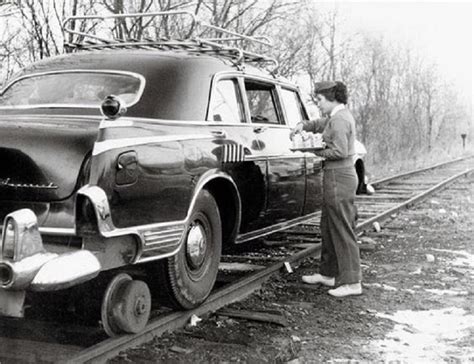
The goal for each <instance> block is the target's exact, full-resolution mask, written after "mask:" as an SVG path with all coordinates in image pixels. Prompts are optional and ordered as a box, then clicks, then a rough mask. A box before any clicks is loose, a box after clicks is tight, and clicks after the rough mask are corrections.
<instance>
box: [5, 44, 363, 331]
mask: <svg viewBox="0 0 474 364" xmlns="http://www.w3.org/2000/svg"><path fill="white" fill-rule="evenodd" d="M118 48H119V49H108V50H107V49H101V50H100V51H97V50H94V51H83V52H77V53H72V54H67V55H64V56H59V57H56V58H50V59H47V60H44V61H41V62H38V63H35V64H33V65H31V66H29V67H27V68H26V69H24V70H22V71H21V72H20V73H19V74H18V75H17V76H16V77H15V78H14V79H13V80H12V81H11V82H10V83H9V84H8V85H7V86H6V87H5V88H4V90H3V91H2V92H1V94H0V163H1V168H0V199H1V203H0V218H1V219H2V220H3V221H4V223H3V228H2V245H1V255H0V315H3V316H14V317H21V316H23V315H24V311H25V309H24V307H25V299H26V300H28V295H29V293H30V292H33V293H34V292H45V291H62V290H66V289H70V288H71V287H75V286H80V285H81V284H86V282H89V281H92V280H96V279H99V278H100V277H107V279H108V284H107V285H106V288H105V290H104V294H103V300H102V305H101V322H102V324H103V326H104V328H105V331H106V332H107V333H108V334H109V335H117V334H121V333H125V332H137V331H140V330H141V329H142V328H143V327H144V326H145V324H146V322H147V320H148V316H149V312H150V306H151V293H150V291H151V292H152V293H154V292H159V294H160V296H162V297H165V299H166V302H167V303H170V304H171V305H172V306H174V307H177V308H181V309H189V308H192V307H195V306H197V305H199V304H200V303H202V302H203V301H204V300H205V299H206V297H207V296H208V295H209V293H210V291H211V289H212V287H213V285H214V282H215V278H216V275H217V271H218V266H219V259H220V255H221V251H222V249H223V248H225V247H228V246H230V245H232V244H234V243H241V242H245V241H248V240H251V239H254V238H256V237H258V236H263V235H266V234H268V233H271V232H274V231H277V230H279V229H283V228H286V227H288V226H291V225H293V224H296V223H298V222H300V221H302V220H303V219H305V218H308V216H310V215H311V214H314V213H315V212H317V211H318V209H319V207H320V203H321V192H322V191H321V177H322V164H323V160H322V159H321V158H319V157H317V156H315V155H314V154H312V153H304V152H301V151H292V150H291V146H292V145H291V143H292V142H291V140H290V138H289V132H290V129H291V127H292V126H293V125H295V124H296V123H297V122H299V121H302V120H305V119H307V118H308V115H307V113H306V111H305V107H304V105H303V103H302V102H301V96H300V94H299V91H298V88H297V87H296V86H295V85H293V84H292V83H289V82H287V81H285V80H283V79H280V78H278V77H275V76H274V75H272V74H270V73H269V72H266V71H263V70H261V69H259V68H257V67H253V66H251V65H249V64H245V67H243V66H242V65H240V66H239V65H236V62H235V61H234V60H232V59H230V58H229V57H225V56H219V54H217V55H208V54H206V53H203V52H191V51H186V49H184V50H180V51H176V50H158V49H140V47H136V48H133V49H130V47H127V49H121V48H120V47H118ZM357 159H358V161H355V162H357V163H359V164H360V163H361V160H360V158H359V157H358V158H357ZM136 265H140V266H145V267H147V269H149V271H150V275H153V277H158V278H159V279H156V280H155V279H153V280H148V284H145V283H144V282H143V281H141V280H138V279H136V277H134V275H133V269H132V270H131V272H127V269H126V268H129V267H134V266H136ZM150 282H151V283H150ZM33 304H34V302H33ZM117 305H122V306H121V307H129V310H128V311H126V310H125V311H126V312H122V311H123V310H122V311H120V310H117V309H115V308H116V307H117Z"/></svg>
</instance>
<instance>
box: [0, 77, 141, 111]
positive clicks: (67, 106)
mask: <svg viewBox="0 0 474 364" xmlns="http://www.w3.org/2000/svg"><path fill="white" fill-rule="evenodd" d="M65 73H66V74H67V73H97V74H112V75H126V76H132V77H135V78H137V79H138V80H139V81H140V87H139V88H138V92H137V94H136V96H135V99H133V101H132V102H130V103H128V104H126V106H127V107H131V106H133V105H135V104H136V103H137V102H138V101H139V100H140V98H141V97H142V94H143V90H144V89H145V84H146V79H145V77H144V76H143V75H141V74H139V73H135V72H130V71H120V70H104V69H100V70H93V69H70V70H69V69H68V70H59V71H46V72H38V73H30V74H27V75H24V76H21V77H19V78H16V79H14V80H13V81H11V82H9V83H8V84H7V85H6V86H5V87H4V88H3V89H2V90H0V96H1V95H3V94H4V93H5V92H6V91H7V90H8V89H9V88H10V87H11V86H12V85H14V84H15V83H17V82H19V81H21V80H24V79H27V78H33V77H39V76H45V75H56V74H65ZM99 107H100V105H97V106H92V105H87V104H43V105H20V106H0V110H30V109H54V108H60V109H77V108H81V109H98V108H99Z"/></svg>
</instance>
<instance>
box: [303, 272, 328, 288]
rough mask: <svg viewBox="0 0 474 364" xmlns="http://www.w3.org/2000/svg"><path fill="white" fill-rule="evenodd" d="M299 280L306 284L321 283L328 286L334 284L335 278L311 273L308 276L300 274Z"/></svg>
mask: <svg viewBox="0 0 474 364" xmlns="http://www.w3.org/2000/svg"><path fill="white" fill-rule="evenodd" d="M301 280H302V281H303V282H304V283H308V284H317V283H321V284H324V285H325V286H328V287H334V284H335V283H336V279H335V278H334V277H326V276H323V275H321V274H313V275H310V276H302V277H301Z"/></svg>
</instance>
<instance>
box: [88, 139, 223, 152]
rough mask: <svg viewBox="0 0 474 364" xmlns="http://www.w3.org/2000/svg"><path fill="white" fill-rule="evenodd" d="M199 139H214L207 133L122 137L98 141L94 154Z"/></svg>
mask: <svg viewBox="0 0 474 364" xmlns="http://www.w3.org/2000/svg"><path fill="white" fill-rule="evenodd" d="M197 139H214V137H213V136H212V135H209V134H208V135H206V134H174V135H162V136H154V137H137V138H122V139H110V140H105V141H103V142H96V143H95V144H94V149H93V150H92V155H94V156H96V155H99V154H101V153H104V152H106V151H109V150H113V149H118V148H125V147H131V146H135V145H142V144H151V143H166V142H174V141H183V140H197Z"/></svg>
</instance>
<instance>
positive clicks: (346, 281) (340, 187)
mask: <svg viewBox="0 0 474 364" xmlns="http://www.w3.org/2000/svg"><path fill="white" fill-rule="evenodd" d="M315 86H316V87H315V94H316V98H317V104H318V107H319V109H320V110H321V112H322V114H323V115H325V116H327V117H328V118H326V119H319V120H316V121H304V122H301V123H298V124H297V125H296V126H295V128H294V129H293V130H292V132H291V135H290V137H293V136H294V135H295V134H296V133H300V132H301V131H303V130H305V131H312V132H315V133H321V132H322V134H323V141H324V142H325V143H326V148H325V149H322V150H317V151H315V154H317V155H318V156H321V157H323V158H325V160H326V161H325V165H324V177H323V190H324V193H323V196H324V197H323V206H322V214H321V225H320V226H321V236H322V251H321V262H320V267H319V273H317V274H313V275H305V276H303V277H302V280H303V282H305V283H309V284H317V283H321V284H323V285H326V286H329V287H335V288H333V289H330V290H329V292H328V293H329V294H330V295H332V296H336V297H345V296H350V295H360V294H362V286H361V279H362V274H361V268H360V256H359V248H358V245H357V241H356V235H355V232H354V226H355V215H356V209H355V205H354V200H355V194H356V189H357V175H356V171H355V168H354V165H353V159H352V157H353V155H354V141H355V122H354V118H353V117H352V114H351V113H350V111H349V110H348V109H347V108H346V106H345V105H346V104H347V88H346V86H345V85H344V84H343V83H342V82H333V81H325V82H319V83H317V84H316V85H315Z"/></svg>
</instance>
